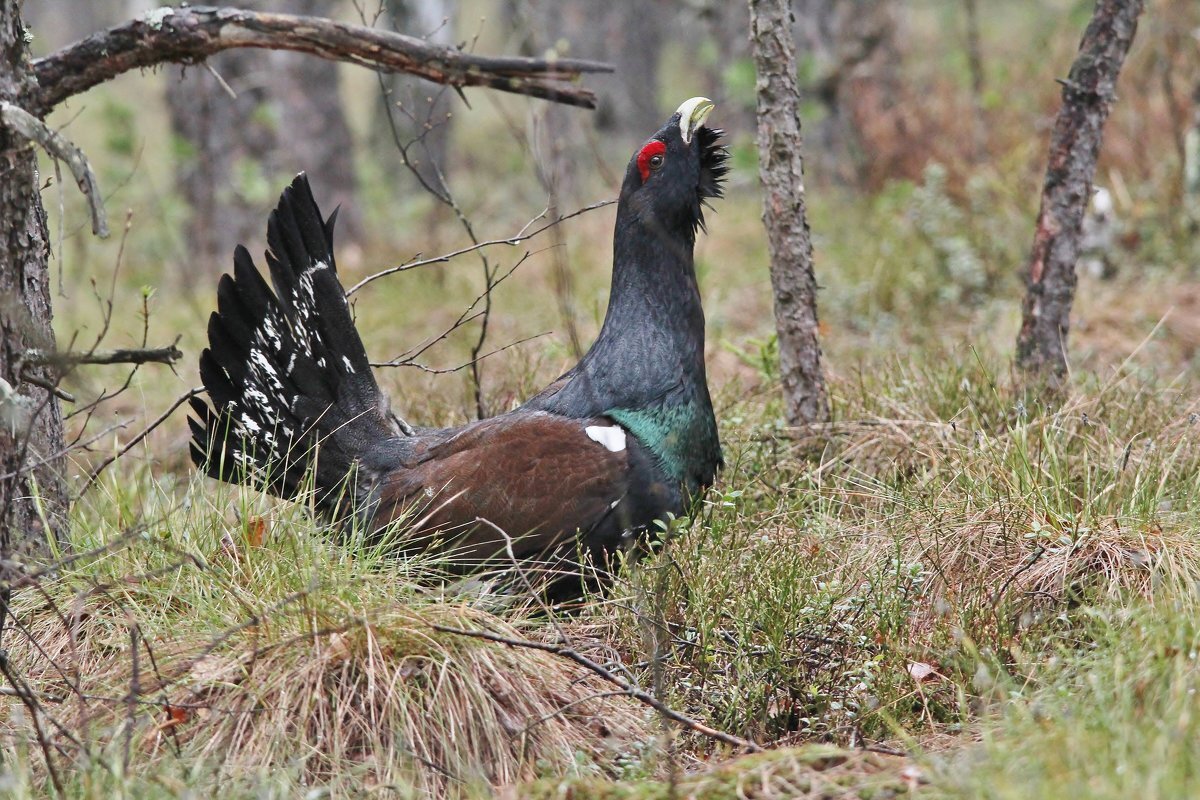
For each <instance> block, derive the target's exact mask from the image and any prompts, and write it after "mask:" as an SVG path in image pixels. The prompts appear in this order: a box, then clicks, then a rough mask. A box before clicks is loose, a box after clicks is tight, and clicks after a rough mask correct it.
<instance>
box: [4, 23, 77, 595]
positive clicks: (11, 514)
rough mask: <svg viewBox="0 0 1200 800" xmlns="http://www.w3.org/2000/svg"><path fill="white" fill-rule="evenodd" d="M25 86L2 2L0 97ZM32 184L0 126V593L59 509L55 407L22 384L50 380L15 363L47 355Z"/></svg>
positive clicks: (16, 28)
mask: <svg viewBox="0 0 1200 800" xmlns="http://www.w3.org/2000/svg"><path fill="white" fill-rule="evenodd" d="M31 83H32V73H31V71H30V69H29V55H28V49H27V42H26V40H25V29H24V26H23V25H22V22H21V15H20V10H19V8H18V4H17V2H16V0H0V100H2V101H10V102H11V101H15V100H16V99H17V98H18V97H20V96H21V94H22V93H24V92H26V91H28V90H29V88H30V84H31ZM39 184H40V181H39V179H38V173H37V158H36V154H35V153H34V150H33V146H32V144H31V143H30V142H29V141H27V140H26V139H25V138H24V137H22V136H21V135H20V134H18V133H16V132H15V131H13V130H10V129H8V128H4V127H0V381H2V382H0V591H3V586H4V584H7V583H8V582H9V581H10V580H11V579H12V577H13V574H12V571H11V567H12V565H13V562H14V561H16V562H24V561H26V560H27V559H29V558H31V557H35V556H36V555H37V554H39V553H42V552H44V550H45V546H46V543H47V533H48V531H47V530H46V529H45V525H44V522H43V517H42V516H41V514H39V513H38V508H37V505H38V503H40V505H41V507H42V510H43V512H44V513H45V515H46V517H45V519H46V520H48V521H49V522H50V524H51V526H52V527H53V528H57V527H58V525H59V524H60V523H61V521H62V513H63V510H64V509H65V506H66V491H65V484H64V482H63V480H62V476H61V473H60V471H61V469H62V467H63V459H62V457H61V453H62V449H63V438H62V416H61V413H60V411H59V406H58V401H57V400H56V399H55V398H54V397H52V396H49V395H48V394H47V392H46V391H45V390H44V389H41V388H38V387H37V386H34V385H32V384H30V383H28V382H23V381H22V374H26V375H28V374H30V372H31V371H32V373H33V376H34V377H35V378H43V379H45V380H51V379H50V376H46V375H42V374H41V373H40V372H38V370H39V369H40V368H38V367H22V363H21V361H22V356H23V355H24V354H25V352H26V351H27V350H29V349H38V350H42V351H43V352H49V351H53V350H54V349H55V348H54V332H53V330H52V329H51V327H50V317H51V314H50V288H49V276H48V272H47V269H46V264H47V260H48V257H49V246H48V244H47V242H48V237H47V233H46V213H45V210H44V208H43V207H42V200H41V196H40V195H39V194H38V186H39ZM51 382H52V380H51ZM34 465H37V466H36V467H35V466H34ZM34 495H37V497H38V503H35V502H34V501H33V500H32V499H31V498H33V496H34Z"/></svg>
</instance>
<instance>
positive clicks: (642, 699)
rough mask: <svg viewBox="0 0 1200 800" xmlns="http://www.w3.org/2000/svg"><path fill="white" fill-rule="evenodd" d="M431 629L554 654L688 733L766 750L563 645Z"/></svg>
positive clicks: (442, 627)
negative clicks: (658, 696)
mask: <svg viewBox="0 0 1200 800" xmlns="http://www.w3.org/2000/svg"><path fill="white" fill-rule="evenodd" d="M432 627H433V629H434V630H435V631H438V632H440V633H449V634H453V635H456V636H468V637H471V638H473V639H484V640H486V641H489V642H497V643H499V644H503V645H507V646H509V647H521V648H526V649H529V650H541V651H542V652H543V653H551V654H553V655H556V656H561V657H562V658H565V659H567V660H569V661H574V662H575V663H576V664H578V665H579V666H581V667H583V668H584V669H586V670H588V671H590V672H592V673H593V674H595V675H597V676H599V677H601V678H603V679H604V680H606V681H608V682H609V683H611V684H612V685H614V686H617V687H619V688H620V689H621V690H622V691H623V692H624V693H625V694H626V695H628V696H629V697H632V698H633V699H634V700H637V701H638V702H639V703H641V704H643V705H646V706H649V707H650V708H653V709H654V710H655V711H657V712H658V713H659V714H662V715H663V716H664V717H665V718H667V719H669V720H671V721H672V722H676V723H678V724H679V725H682V726H683V727H685V728H687V729H688V730H691V731H695V732H696V733H699V734H700V735H702V736H706V737H708V738H710V739H715V740H716V741H718V742H721V743H723V744H728V745H731V746H733V747H740V748H742V749H743V750H746V751H748V752H751V753H761V752H762V750H763V748H762V747H761V746H760V745H758V744H756V743H754V742H752V741H751V740H749V739H743V738H742V737H740V736H734V735H733V734H732V733H726V732H725V731H719V730H717V729H716V728H710V727H709V726H708V725H705V724H704V723H703V722H700V721H698V720H695V719H692V718H691V717H689V716H687V715H686V714H682V713H680V712H678V711H676V710H675V709H673V708H671V707H670V706H668V705H667V704H666V703H663V702H662V701H661V700H659V699H658V698H656V697H654V696H653V695H650V694H648V693H646V692H644V691H642V690H641V689H639V688H637V687H636V686H634V685H633V684H631V683H629V682H628V681H626V680H623V679H622V678H619V677H617V676H616V675H615V674H613V672H612V671H611V670H609V669H608V668H607V667H604V666H602V665H600V664H597V663H596V662H595V661H592V660H591V659H590V658H588V657H587V656H585V655H582V654H581V653H579V652H577V651H575V650H573V649H571V648H570V647H564V646H561V645H555V644H547V643H545V642H531V641H528V640H525V639H513V638H510V637H508V636H501V635H500V634H498V633H491V632H490V631H468V630H463V629H461V628H451V627H449V626H446V625H438V624H434V625H433V626H432Z"/></svg>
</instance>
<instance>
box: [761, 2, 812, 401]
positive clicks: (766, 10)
mask: <svg viewBox="0 0 1200 800" xmlns="http://www.w3.org/2000/svg"><path fill="white" fill-rule="evenodd" d="M750 42H751V44H750V47H751V50H752V51H753V53H754V67H755V72H756V74H757V76H758V78H757V84H756V93H757V97H758V172H759V176H760V177H761V179H762V183H763V224H764V225H765V226H766V229H767V245H768V252H769V254H770V257H771V287H772V290H773V293H774V297H775V325H776V329H777V330H778V333H779V370H780V376H781V378H782V380H783V395H784V402H785V404H786V409H787V420H788V423H789V424H791V425H803V424H807V423H812V422H824V421H826V420H828V419H829V397H828V394H827V393H826V390H825V378H824V376H823V375H822V374H821V344H820V341H819V340H818V337H817V282H816V277H815V276H814V274H813V254H812V239H811V237H810V236H809V230H808V218H807V215H806V212H805V207H804V161H803V158H802V157H801V136H800V93H799V89H798V87H797V86H796V53H795V44H794V43H793V40H792V16H791V10H790V8H789V4H788V2H787V0H750Z"/></svg>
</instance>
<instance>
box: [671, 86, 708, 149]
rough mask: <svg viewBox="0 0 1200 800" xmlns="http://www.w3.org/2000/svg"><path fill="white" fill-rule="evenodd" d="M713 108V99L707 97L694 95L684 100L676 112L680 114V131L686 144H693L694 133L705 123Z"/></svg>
mask: <svg viewBox="0 0 1200 800" xmlns="http://www.w3.org/2000/svg"><path fill="white" fill-rule="evenodd" d="M712 110H713V101H712V100H709V99H708V98H707V97H693V98H691V99H690V100H684V101H683V105H681V106H680V107H679V110H678V111H676V112H675V113H677V114H678V115H679V133H680V135H682V136H683V143H684V144H691V141H692V134H694V133H695V132H696V129H697V128H699V127H700V126H701V125H703V124H704V120H706V119H708V114H709V112H710V111H712Z"/></svg>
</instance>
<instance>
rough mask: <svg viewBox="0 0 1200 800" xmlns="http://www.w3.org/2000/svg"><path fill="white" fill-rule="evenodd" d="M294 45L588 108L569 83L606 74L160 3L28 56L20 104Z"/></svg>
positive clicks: (363, 31)
mask: <svg viewBox="0 0 1200 800" xmlns="http://www.w3.org/2000/svg"><path fill="white" fill-rule="evenodd" d="M242 47H260V48H265V49H268V50H294V51H296V52H300V53H308V54H309V55H314V56H320V57H321V58H328V59H331V60H334V61H348V62H351V63H354V64H359V65H362V66H366V67H371V68H374V69H383V70H390V71H394V72H407V73H410V74H412V75H419V76H420V77H422V78H426V79H428V80H431V81H435V82H437V83H444V84H447V85H449V86H456V87H466V86H483V87H488V88H491V89H496V90H499V91H502V92H512V93H515V94H524V95H528V96H530V97H538V98H541V99H543V100H552V101H554V102H556V103H566V104H568V105H576V106H582V107H584V108H593V107H594V106H595V95H594V94H593V93H592V91H591V90H589V89H586V88H583V87H581V86H577V85H573V84H571V83H570V81H573V80H575V79H577V78H578V77H579V76H580V75H582V74H583V73H593V72H611V71H612V67H610V66H609V65H607V64H598V63H595V62H585V61H579V60H575V59H567V58H557V59H554V60H553V61H547V60H545V59H537V58H513V57H504V56H497V57H489V56H477V55H474V54H471V53H466V52H463V51H461V50H456V49H449V48H445V47H438V46H437V45H434V44H431V43H429V42H426V41H423V40H421V39H416V38H413V37H411V36H404V35H401V34H398V33H393V32H391V31H382V30H378V29H375V28H367V27H364V26H362V25H347V24H345V23H342V22H334V21H332V20H328V19H322V18H320V17H305V16H296V15H293V14H267V13H257V12H253V11H243V10H241V9H235V8H208V7H204V8H199V7H198V8H187V7H181V8H160V9H156V10H154V11H150V12H147V13H146V14H143V15H142V16H141V17H140V18H138V19H135V20H133V21H131V22H127V23H125V24H123V25H118V26H116V27H114V28H109V29H108V30H107V31H104V32H102V33H97V34H95V35H93V36H89V37H88V38H86V39H84V40H83V41H81V42H76V43H75V44H73V45H71V46H69V47H65V48H63V49H62V50H59V51H57V52H55V53H51V54H50V55H48V56H46V57H45V58H39V59H38V60H37V61H36V62H34V65H33V69H34V73H35V75H36V77H37V83H36V84H33V85H30V86H27V87H25V91H24V92H23V93H22V97H21V101H22V102H21V105H23V107H24V108H25V110H26V111H29V112H30V113H31V114H37V115H44V114H45V113H47V112H48V111H49V110H50V109H52V108H54V106H56V105H58V104H59V103H61V102H62V101H63V100H66V99H67V98H68V97H71V96H73V95H76V94H79V93H81V92H85V91H87V90H88V89H90V88H92V87H93V86H95V85H97V84H99V83H104V82H105V81H107V80H110V79H112V78H115V77H116V76H118V75H121V74H122V73H125V72H129V71H130V70H134V69H144V68H146V67H155V66H158V65H159V64H163V63H166V62H175V63H180V64H197V63H200V62H202V61H203V60H204V59H206V58H208V57H209V56H211V55H213V54H214V53H219V52H221V51H223V50H231V49H234V48H242Z"/></svg>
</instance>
